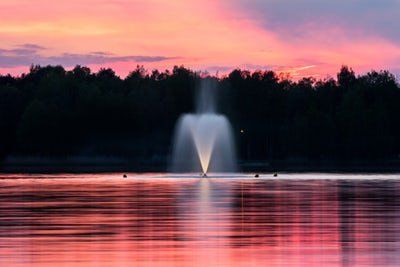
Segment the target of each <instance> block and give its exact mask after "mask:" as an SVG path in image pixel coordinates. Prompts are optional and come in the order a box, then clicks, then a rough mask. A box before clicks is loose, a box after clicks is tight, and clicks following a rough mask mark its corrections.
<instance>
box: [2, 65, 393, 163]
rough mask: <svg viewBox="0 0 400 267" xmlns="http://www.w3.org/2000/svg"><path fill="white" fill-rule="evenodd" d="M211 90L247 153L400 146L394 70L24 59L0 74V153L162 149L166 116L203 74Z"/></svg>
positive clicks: (322, 153)
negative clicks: (300, 71) (118, 66)
mask: <svg viewBox="0 0 400 267" xmlns="http://www.w3.org/2000/svg"><path fill="white" fill-rule="evenodd" d="M205 79H213V80H215V84H217V87H218V89H219V90H216V91H215V92H218V93H219V94H220V96H219V98H218V99H219V105H218V106H219V109H220V110H219V112H222V113H224V114H226V115H227V116H228V118H229V119H230V120H231V122H232V125H233V127H234V132H235V137H236V141H237V144H238V152H239V157H240V159H241V160H243V161H247V160H262V161H264V160H268V161H274V160H296V159H306V160H329V161H337V160H388V159H390V160H394V159H397V158H398V155H399V152H400V140H399V138H398V136H400V105H399V104H398V103H400V88H399V84H398V83H397V81H396V79H395V77H394V75H393V74H391V73H389V72H387V71H379V72H377V71H371V72H369V73H367V74H365V75H360V76H356V74H355V73H354V71H353V70H352V69H351V68H349V67H347V66H343V67H342V68H341V69H340V71H339V73H338V74H337V79H336V80H334V79H326V80H315V79H314V78H309V77H306V78H303V79H301V80H298V81H291V80H288V79H287V78H285V77H284V76H283V75H277V74H276V73H274V72H273V71H255V72H250V71H248V70H241V69H236V70H233V71H232V72H231V73H229V74H228V75H226V76H224V77H223V78H215V77H211V76H209V75H205V74H200V73H196V72H194V71H192V70H190V69H187V68H185V67H183V66H176V67H174V68H173V70H172V71H163V72H160V71H158V70H153V71H151V72H148V71H147V70H146V69H144V68H143V67H142V66H137V67H136V69H134V70H133V71H132V72H131V73H130V74H129V75H128V76H127V77H126V78H125V79H121V78H120V77H118V76H117V75H116V74H115V72H114V71H113V70H112V69H101V70H99V71H98V72H97V73H92V72H91V70H90V69H89V68H87V67H83V66H76V67H75V68H74V69H72V70H70V71H66V70H65V69H64V68H63V67H61V66H45V67H41V66H31V68H30V71H29V73H27V74H23V75H21V76H20V77H12V76H10V75H6V76H1V75H0V129H1V131H0V157H2V158H4V157H6V156H8V155H22V156H24V155H25V156H52V157H58V156H79V155H87V156H96V155H107V156H118V157H126V158H131V159H152V158H155V157H157V158H161V159H163V160H164V162H166V160H167V158H168V155H169V153H170V146H171V138H172V134H173V130H174V126H175V123H176V121H177V119H178V117H179V116H180V114H182V113H186V112H191V111H193V110H194V109H195V107H194V98H195V96H196V94H197V90H198V88H199V84H200V83H201V81H202V80H205Z"/></svg>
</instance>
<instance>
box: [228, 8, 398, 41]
mask: <svg viewBox="0 0 400 267" xmlns="http://www.w3.org/2000/svg"><path fill="white" fill-rule="evenodd" d="M234 1H235V4H236V7H238V8H239V9H240V10H241V12H242V13H245V14H246V13H247V14H248V15H249V14H250V17H252V19H254V20H256V21H258V23H260V24H261V25H262V26H263V27H264V28H265V29H268V30H272V31H274V32H276V33H278V34H280V35H281V36H283V37H284V38H287V39H288V40H298V39H299V38H304V37H307V38H311V37H315V34H317V33H325V34H324V36H323V38H322V37H321V39H325V40H327V41H333V40H332V39H331V38H330V37H329V35H330V34H331V33H332V32H334V31H339V32H340V33H343V32H344V33H345V34H346V36H347V37H348V38H357V37H358V38H363V37H365V36H366V35H367V36H374V37H380V38H384V39H387V40H390V41H393V42H397V43H398V42H400V35H399V34H398V25H400V13H399V10H400V1H399V0H382V1H376V0H347V1H327V0H325V1H324V0H297V1H293V0H253V1H251V4H249V1H247V0H234ZM333 38H334V37H333ZM312 40H313V41H315V38H313V39H312Z"/></svg>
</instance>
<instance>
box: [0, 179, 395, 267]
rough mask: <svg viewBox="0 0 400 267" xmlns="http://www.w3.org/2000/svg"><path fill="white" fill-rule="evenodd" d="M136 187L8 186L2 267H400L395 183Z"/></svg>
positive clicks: (1, 221)
mask: <svg viewBox="0 0 400 267" xmlns="http://www.w3.org/2000/svg"><path fill="white" fill-rule="evenodd" d="M132 176H133V175H131V176H130V177H131V178H128V179H122V178H121V177H122V175H120V174H101V175H99V174H93V175H72V176H71V175H56V176H49V177H48V178H51V179H48V178H46V177H47V176H40V177H41V178H40V179H39V178H36V176H21V175H14V176H12V177H10V176H5V175H3V176H1V177H0V186H1V187H0V266H307V267H312V266H327V267H332V266H398V265H399V262H400V257H399V256H398V254H399V252H400V247H399V241H400V239H399V227H400V221H399V215H400V214H399V202H398V197H399V184H400V181H397V180H395V179H389V180H382V179H377V180H371V179H369V180H360V179H358V180H345V179H339V180H337V179H324V180H320V179H317V178H318V177H316V176H315V175H314V176H312V175H310V179H301V180H296V179H291V180H280V179H275V180H272V179H270V180H263V179H258V180H257V179H250V178H243V179H215V178H210V179H197V178H196V179H194V178H193V179H188V178H186V179H185V178H160V177H154V175H147V176H146V175H141V176H134V177H132ZM37 177H38V176H37ZM17 178H20V179H17Z"/></svg>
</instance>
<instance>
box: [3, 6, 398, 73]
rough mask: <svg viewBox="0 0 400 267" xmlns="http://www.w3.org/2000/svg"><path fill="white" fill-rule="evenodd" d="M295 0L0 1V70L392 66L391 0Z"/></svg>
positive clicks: (394, 46) (324, 70)
mask: <svg viewBox="0 0 400 267" xmlns="http://www.w3.org/2000/svg"><path fill="white" fill-rule="evenodd" d="M299 2H303V3H300V4H302V5H299V7H297V6H296V4H298V3H297V2H296V4H294V5H293V4H291V2H290V1H287V0H283V1H281V4H277V3H276V1H273V0H266V1H259V0H253V1H245V0H221V1H211V0H210V1H190V0H188V1H165V0H135V1H128V0H86V1H84V0H68V1H64V0H59V1H54V0H51V1H50V0H35V1H30V0H2V1H1V2H0V17H1V18H2V20H1V21H2V23H1V24H0V41H1V42H0V73H2V74H4V73H8V72H10V73H12V74H20V73H21V72H26V71H27V70H28V68H29V65H30V64H32V63H34V64H41V65H45V64H62V65H63V66H65V67H67V68H69V67H71V66H74V65H76V64H81V65H88V66H90V67H92V68H93V69H94V70H97V69H98V68H100V67H112V68H113V69H115V70H116V71H117V73H118V74H120V75H121V76H125V75H126V74H127V73H129V71H130V70H132V69H134V68H135V66H136V65H137V64H140V65H144V66H145V67H146V68H148V69H153V68H158V69H161V70H163V69H166V68H171V67H173V66H174V65H184V66H186V67H190V68H193V69H195V70H208V71H209V72H210V73H212V74H215V73H216V71H219V72H220V73H226V72H227V71H229V70H231V69H234V68H238V67H240V68H246V69H251V70H254V69H273V70H276V71H278V72H281V71H283V72H290V73H291V74H292V75H293V76H294V77H296V76H297V77H299V76H300V77H301V76H308V75H314V76H316V77H317V78H324V77H327V76H329V75H330V76H335V74H336V72H337V71H338V69H339V68H340V66H341V65H342V64H347V65H349V66H351V67H353V68H354V69H355V70H356V71H357V72H360V73H361V72H366V71H369V70H371V69H377V70H380V69H388V70H390V71H392V72H394V73H395V74H399V73H400V38H397V37H395V34H394V33H395V30H394V29H393V31H390V27H395V26H394V25H392V24H393V22H399V23H400V19H398V18H399V17H400V16H395V15H396V14H392V13H393V11H392V10H393V9H394V8H396V7H398V6H399V5H398V4H399V1H398V0H387V2H388V3H386V6H387V7H385V6H384V5H383V4H382V6H374V5H372V4H371V3H370V2H371V1H365V3H362V2H363V1H355V0H349V3H350V4H352V3H353V2H354V4H352V5H351V6H350V5H349V6H348V7H346V6H343V7H342V8H348V10H350V11H346V12H343V11H342V10H340V9H339V6H337V5H335V4H332V3H330V2H328V1H326V3H327V4H326V5H321V4H320V3H319V4H315V1H314V0H299ZM322 2H323V1H322ZM390 5H391V6H390ZM325 6H327V7H329V9H328V8H327V9H326V10H325V8H324V7H325ZM301 8H303V9H301ZM353 9H354V10H353ZM270 10H271V12H269V11H270ZM307 10H308V11H309V12H306V11H307ZM351 10H353V11H351ZM357 11H360V12H357ZM299 14H300V15H299ZM302 14H305V15H302ZM360 14H362V15H360ZM369 16H370V17H369ZM353 17H354V18H353ZM392 17H393V19H392ZM388 18H389V19H390V21H387V20H389V19H388ZM391 20H394V21H391ZM396 20H397V21H396ZM375 21H376V22H375ZM382 21H383V22H382ZM385 21H387V27H389V30H387V29H386V28H385V26H386V25H385V24H384V22H385ZM397 25H399V24H397ZM384 30H385V31H384ZM396 38H397V39H396Z"/></svg>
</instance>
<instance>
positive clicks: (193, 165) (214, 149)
mask: <svg viewBox="0 0 400 267" xmlns="http://www.w3.org/2000/svg"><path fill="white" fill-rule="evenodd" d="M215 88H216V87H215V86H213V84H212V83H211V82H203V84H202V86H201V88H200V91H199V92H200V93H199V95H198V98H197V110H196V112H195V113H191V114H183V115H182V116H181V117H180V118H179V120H178V123H177V126H176V129H175V136H174V147H173V156H172V171H173V172H198V171H200V172H201V173H202V174H203V175H204V176H206V175H207V173H209V172H234V171H236V155H235V154H236V152H235V148H234V142H233V135H232V128H231V125H230V123H229V121H228V119H227V118H226V116H224V115H222V114H218V113H216V111H215V110H216V109H215Z"/></svg>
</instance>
